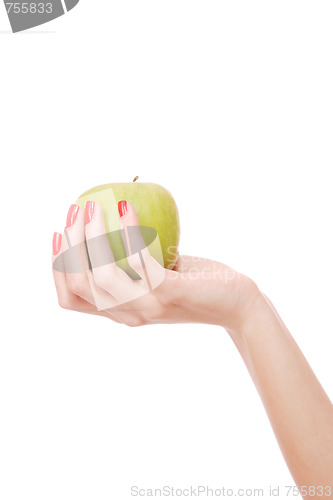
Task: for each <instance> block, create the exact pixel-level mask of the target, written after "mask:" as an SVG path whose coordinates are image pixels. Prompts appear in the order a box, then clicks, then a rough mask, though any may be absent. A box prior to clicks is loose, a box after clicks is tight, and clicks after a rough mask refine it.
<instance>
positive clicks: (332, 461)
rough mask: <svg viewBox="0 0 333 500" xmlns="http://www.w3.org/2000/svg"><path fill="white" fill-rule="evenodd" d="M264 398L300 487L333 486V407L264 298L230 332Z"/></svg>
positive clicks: (294, 343) (287, 461)
mask: <svg viewBox="0 0 333 500" xmlns="http://www.w3.org/2000/svg"><path fill="white" fill-rule="evenodd" d="M229 333H230V336H231V337H232V339H233V341H234V343H235V345H236V347H237V349H238V350H239V352H240V354H241V356H242V358H243V360H244V362H245V364H246V366H247V368H248V371H249V373H250V375H251V377H252V379H253V382H254V383H255V385H256V387H257V390H258V392H259V394H260V397H261V399H262V402H263V404H264V407H265V409H266V412H267V415H268V417H269V420H270V422H271V425H272V428H273V430H274V433H275V435H276V438H277V440H278V443H279V445H280V448H281V451H282V453H283V455H284V458H285V460H286V463H287V465H288V467H289V470H290V472H291V474H292V476H293V478H294V480H295V483H296V484H297V485H299V486H301V485H304V486H305V485H313V486H327V485H330V486H333V406H332V403H331V402H330V400H329V398H328V396H327V395H326V393H325V391H324V390H323V388H322V387H321V385H320V383H319V381H318V380H317V378H316V376H315V375H314V373H313V371H312V369H311V367H310V366H309V364H308V362H307V361H306V359H305V357H304V356H303V354H302V352H301V350H300V349H299V347H298V346H297V344H296V342H295V340H294V339H293V337H292V336H291V334H290V333H289V331H288V330H287V328H286V326H285V325H284V324H283V322H282V321H281V319H280V317H279V316H278V314H277V312H276V311H275V309H274V308H273V306H272V305H271V304H270V302H269V301H268V299H267V298H266V297H264V296H263V295H261V296H260V297H259V298H258V299H257V301H256V303H255V305H254V306H253V309H252V311H251V313H250V314H249V318H248V319H247V320H246V321H245V322H244V323H243V326H242V327H241V328H240V330H239V331H231V330H230V331H229Z"/></svg>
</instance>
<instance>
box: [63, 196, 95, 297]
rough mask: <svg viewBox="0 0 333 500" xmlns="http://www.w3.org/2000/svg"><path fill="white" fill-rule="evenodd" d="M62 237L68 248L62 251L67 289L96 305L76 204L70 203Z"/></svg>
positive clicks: (80, 216) (82, 221)
mask: <svg viewBox="0 0 333 500" xmlns="http://www.w3.org/2000/svg"><path fill="white" fill-rule="evenodd" d="M64 238H65V240H66V243H67V245H68V249H67V250H66V251H65V252H64V253H63V260H64V267H65V272H66V280H67V286H68V289H69V290H70V291H71V292H72V293H73V294H74V295H77V296H79V297H81V298H82V299H84V300H86V301H87V302H89V303H90V304H93V305H94V306H96V303H95V299H94V295H93V293H92V290H91V286H90V283H89V279H88V271H89V260H88V254H87V249H86V245H85V231H84V213H83V210H81V208H80V207H79V206H78V205H72V206H71V207H70V209H69V212H68V216H67V224H66V229H65V232H64Z"/></svg>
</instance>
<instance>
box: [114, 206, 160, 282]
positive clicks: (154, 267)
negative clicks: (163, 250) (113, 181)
mask: <svg viewBox="0 0 333 500" xmlns="http://www.w3.org/2000/svg"><path fill="white" fill-rule="evenodd" d="M118 210H119V215H120V228H121V236H122V239H123V242H124V245H125V249H126V255H127V260H128V263H129V265H130V266H131V267H132V268H133V269H134V271H135V272H136V273H137V274H138V275H139V276H140V277H141V278H142V279H144V280H146V281H147V283H148V286H149V288H150V289H152V288H155V287H156V286H158V285H159V284H160V283H161V282H162V281H163V279H164V277H165V269H164V268H163V267H162V266H161V265H160V264H159V263H158V262H157V261H156V260H155V259H154V258H153V257H152V256H151V255H150V253H149V250H148V248H147V246H146V243H145V241H144V238H143V236H142V233H141V230H140V222H139V218H138V216H137V213H136V211H135V209H134V207H133V206H132V205H131V204H130V203H129V202H127V201H125V200H122V201H120V202H119V203H118Z"/></svg>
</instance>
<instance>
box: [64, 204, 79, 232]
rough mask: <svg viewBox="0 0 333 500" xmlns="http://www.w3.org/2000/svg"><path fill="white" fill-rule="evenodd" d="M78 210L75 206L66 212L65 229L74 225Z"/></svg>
mask: <svg viewBox="0 0 333 500" xmlns="http://www.w3.org/2000/svg"><path fill="white" fill-rule="evenodd" d="M79 208H80V207H78V206H77V205H71V206H70V209H69V210H68V214H67V221H66V229H68V228H69V227H71V226H72V225H73V224H74V222H75V220H76V217H77V214H78V212H79Z"/></svg>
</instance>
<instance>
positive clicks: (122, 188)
mask: <svg viewBox="0 0 333 500" xmlns="http://www.w3.org/2000/svg"><path fill="white" fill-rule="evenodd" d="M88 200H90V201H95V202H96V203H98V204H99V205H101V207H102V209H103V212H104V219H105V226H106V231H107V233H108V238H109V241H110V244H111V248H112V251H113V255H114V257H115V260H116V262H117V264H118V266H119V267H121V268H122V269H124V270H125V271H127V272H129V269H128V267H129V266H128V263H127V260H126V253H125V249H124V244H123V241H122V238H121V235H120V231H119V229H120V225H119V213H118V202H119V201H121V200H126V201H128V202H129V203H131V204H132V205H133V207H134V209H135V211H136V213H137V215H138V217H139V222H140V227H141V229H140V230H141V233H142V236H143V239H144V241H145V243H146V245H147V247H148V249H149V252H150V254H151V255H152V256H153V257H154V258H155V259H156V260H157V261H158V262H159V263H160V264H161V265H162V266H164V267H165V268H167V269H172V267H173V266H174V264H175V262H176V260H177V257H178V244H179V235H180V225H179V216H178V209H177V205H176V203H175V201H174V199H173V197H172V195H171V194H170V193H169V191H168V190H167V189H165V188H164V187H162V186H160V185H158V184H153V183H141V182H134V181H133V182H129V183H114V184H103V185H101V186H96V187H94V188H92V189H89V191H86V192H85V193H83V194H82V195H81V196H80V197H79V198H78V200H77V201H76V204H77V205H79V206H80V207H81V208H82V209H84V207H85V203H86V201H88ZM157 236H158V237H157ZM129 274H130V275H132V274H133V273H131V271H130V272H129Z"/></svg>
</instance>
